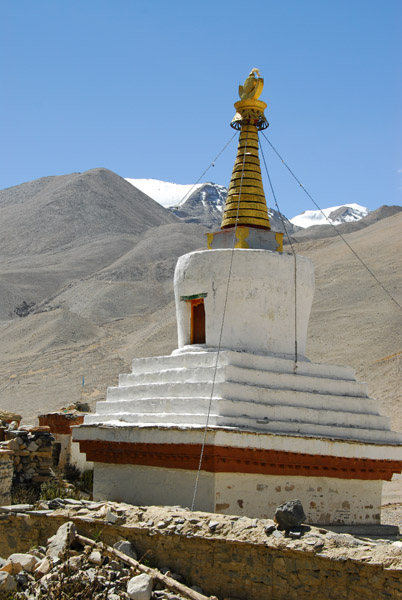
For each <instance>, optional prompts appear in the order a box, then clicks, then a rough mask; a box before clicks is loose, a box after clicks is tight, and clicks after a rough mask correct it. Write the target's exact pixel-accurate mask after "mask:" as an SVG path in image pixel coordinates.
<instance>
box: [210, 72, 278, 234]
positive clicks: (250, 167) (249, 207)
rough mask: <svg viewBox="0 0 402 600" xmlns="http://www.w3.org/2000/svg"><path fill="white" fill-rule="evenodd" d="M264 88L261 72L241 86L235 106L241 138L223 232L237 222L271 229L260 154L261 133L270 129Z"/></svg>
mask: <svg viewBox="0 0 402 600" xmlns="http://www.w3.org/2000/svg"><path fill="white" fill-rule="evenodd" d="M263 86H264V80H263V79H262V77H260V72H259V70H258V69H253V70H252V71H251V73H250V75H249V76H248V77H247V79H246V81H245V82H244V85H240V86H239V96H240V100H239V101H238V102H236V103H235V105H234V107H235V109H236V114H235V116H234V118H233V120H232V122H231V124H230V125H231V127H233V128H234V129H238V130H240V139H239V146H238V149H237V156H236V160H235V164H234V167H233V172H232V178H231V180H230V184H229V190H228V196H227V199H226V205H225V210H224V212H223V217H222V225H221V229H227V228H229V227H235V225H236V220H237V225H245V226H251V227H256V228H259V229H268V230H269V229H271V226H270V224H269V218H268V208H267V203H266V200H265V194H264V188H263V185H262V178H261V167H260V158H259V154H258V131H260V130H262V129H266V128H267V127H268V121H267V120H266V118H265V115H264V110H265V109H266V108H267V105H266V104H265V102H262V101H261V100H258V98H259V97H260V95H261V92H262V88H263Z"/></svg>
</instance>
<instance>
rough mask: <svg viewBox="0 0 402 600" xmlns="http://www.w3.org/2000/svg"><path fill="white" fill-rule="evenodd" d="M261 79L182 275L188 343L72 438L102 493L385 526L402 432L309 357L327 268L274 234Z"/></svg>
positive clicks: (249, 88) (139, 372)
mask: <svg viewBox="0 0 402 600" xmlns="http://www.w3.org/2000/svg"><path fill="white" fill-rule="evenodd" d="M263 83H264V82H263V79H262V78H261V77H260V75H259V71H258V70H257V69H253V70H252V72H251V73H250V75H249V77H248V78H247V79H246V81H245V83H244V85H243V86H240V88H239V94H240V100H239V101H238V102H236V103H235V108H236V114H235V117H234V119H233V121H232V123H231V125H232V127H234V128H236V129H238V130H239V131H240V138H239V145H238V153H237V157H236V160H235V164H234V168H233V173H232V178H231V182H230V186H229V191H228V197H227V201H226V206H225V209H224V213H223V220H222V228H221V230H220V231H219V232H215V233H211V234H208V240H207V245H208V249H205V250H201V251H198V252H191V253H189V254H186V255H184V256H181V257H180V258H179V260H178V263H177V266H176V271H175V276H174V292H175V301H176V315H177V326H178V348H177V349H176V350H175V351H174V352H172V354H171V355H170V356H156V357H151V358H141V359H135V360H133V364H132V373H130V374H124V375H120V380H119V385H118V386H117V387H111V388H109V389H108V392H107V399H106V401H103V402H98V403H97V406H96V413H95V414H88V415H86V416H85V420H84V423H83V424H82V425H80V426H79V427H76V428H75V429H74V439H75V440H76V441H79V443H80V448H81V451H82V452H85V453H86V455H87V459H88V460H90V461H93V462H94V465H95V468H94V496H95V498H102V499H113V500H119V501H125V502H129V503H133V504H162V505H181V506H188V507H190V506H192V504H194V508H195V509H198V510H204V511H210V512H217V513H227V514H235V515H247V516H254V517H272V516H273V514H274V511H275V508H276V507H277V506H278V505H279V504H281V503H283V502H285V501H287V500H290V499H295V498H298V499H300V500H301V501H302V504H303V506H304V510H305V513H306V515H307V519H308V521H309V522H310V523H315V524H323V525H324V524H334V523H340V524H377V523H379V522H380V504H381V491H382V482H383V481H384V480H389V479H391V477H392V474H393V473H395V472H400V471H401V469H402V434H401V433H397V432H393V431H391V430H390V426H389V420H388V418H386V417H384V416H381V415H380V414H379V405H378V402H377V401H376V400H374V399H372V398H369V397H368V395H367V389H366V384H364V383H359V382H357V381H356V378H355V374H354V371H353V369H351V368H349V367H341V366H335V365H328V364H317V363H313V362H311V361H310V360H309V359H308V358H307V357H306V355H305V352H306V336H307V326H308V320H309V315H310V309H311V305H312V300H313V294H314V271H313V265H312V263H311V261H310V260H309V259H307V258H304V257H302V256H294V255H293V254H289V253H286V252H283V248H282V234H281V233H278V232H273V231H271V229H270V222H269V216H268V210H267V204H266V199H265V194H264V189H263V183H262V178H261V169H260V160H259V146H258V132H259V131H260V130H262V129H265V128H266V127H268V122H267V120H266V118H265V115H264V111H265V109H266V107H267V105H266V104H265V103H264V102H262V101H261V100H259V97H260V95H261V92H262V89H263ZM195 492H196V493H195Z"/></svg>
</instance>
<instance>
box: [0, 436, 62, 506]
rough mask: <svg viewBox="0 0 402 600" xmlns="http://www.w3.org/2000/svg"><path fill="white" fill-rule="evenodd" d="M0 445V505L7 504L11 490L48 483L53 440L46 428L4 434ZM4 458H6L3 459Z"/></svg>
mask: <svg viewBox="0 0 402 600" xmlns="http://www.w3.org/2000/svg"><path fill="white" fill-rule="evenodd" d="M3 437H4V441H2V442H0V457H3V458H0V505H4V504H10V502H11V488H12V487H14V488H15V487H17V486H21V487H30V486H32V484H33V485H37V486H39V485H40V484H42V483H44V482H46V481H49V480H51V479H52V478H53V477H54V476H55V475H54V472H53V470H52V465H53V460H52V450H53V441H54V438H53V436H52V435H51V433H50V432H49V430H48V428H45V427H32V428H30V429H22V428H21V429H13V428H12V427H10V428H8V429H4V430H3ZM6 457H7V458H6Z"/></svg>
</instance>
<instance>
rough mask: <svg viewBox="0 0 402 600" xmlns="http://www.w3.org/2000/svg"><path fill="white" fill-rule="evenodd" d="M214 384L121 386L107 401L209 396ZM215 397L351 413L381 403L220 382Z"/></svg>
mask: <svg viewBox="0 0 402 600" xmlns="http://www.w3.org/2000/svg"><path fill="white" fill-rule="evenodd" d="M211 390H212V383H210V382H208V383H190V384H189V383H187V382H186V383H177V382H173V383H166V382H161V383H152V384H151V383H150V384H144V385H131V386H125V387H124V386H119V387H112V388H108V391H107V401H109V400H110V401H116V400H134V399H136V398H139V399H141V398H166V397H177V398H180V397H184V398H187V397H188V398H191V397H193V398H199V397H205V396H208V397H209V396H210V394H211ZM213 393H214V397H218V398H228V399H232V400H236V401H241V400H243V401H246V402H247V401H252V402H258V403H261V404H266V405H282V406H288V407H291V406H301V407H306V408H313V409H316V410H326V409H327V408H329V409H331V410H340V411H344V412H350V413H359V414H373V415H378V414H379V412H378V402H377V401H376V400H374V399H373V398H361V397H358V396H337V395H335V394H317V393H314V392H305V391H293V390H291V391H289V390H283V389H272V388H268V387H259V386H256V385H252V386H251V385H246V384H243V383H233V382H222V381H217V382H216V383H215V385H214V392H213Z"/></svg>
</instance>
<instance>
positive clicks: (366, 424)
mask: <svg viewBox="0 0 402 600" xmlns="http://www.w3.org/2000/svg"><path fill="white" fill-rule="evenodd" d="M194 400H195V399H194V398H177V397H176V398H175V397H171V398H139V399H135V400H117V401H114V402H111V401H106V402H98V403H97V406H96V408H97V413H98V414H99V415H102V414H120V413H125V414H127V413H131V414H136V415H137V416H138V418H139V419H140V415H145V414H152V413H155V414H159V415H161V414H162V415H165V419H167V420H168V421H171V420H173V422H175V421H176V418H177V417H179V416H181V415H183V414H187V415H191V414H194V415H196V414H204V415H205V419H206V415H207V413H208V407H209V403H210V398H207V397H204V398H197V399H196V401H194ZM211 410H212V412H213V413H214V414H216V415H218V416H222V417H226V418H229V419H230V418H235V419H237V418H243V417H246V418H248V419H252V420H255V421H264V422H265V423H266V424H267V425H269V423H270V422H271V421H287V420H289V421H294V422H297V423H314V424H317V425H331V426H334V427H339V426H344V425H346V426H348V427H349V426H350V427H358V428H373V429H382V430H389V419H388V418H387V417H383V416H379V415H368V414H359V413H351V412H345V411H339V410H331V409H330V408H327V409H320V410H317V409H313V408H306V407H298V406H294V405H292V406H289V405H282V404H273V405H267V404H262V403H257V402H250V401H249V402H247V401H239V400H230V399H226V398H214V399H213V400H212V403H211ZM140 420H141V419H140Z"/></svg>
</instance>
